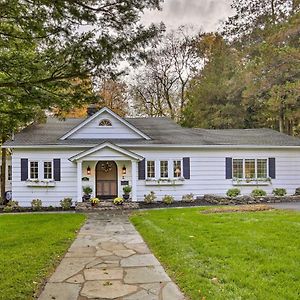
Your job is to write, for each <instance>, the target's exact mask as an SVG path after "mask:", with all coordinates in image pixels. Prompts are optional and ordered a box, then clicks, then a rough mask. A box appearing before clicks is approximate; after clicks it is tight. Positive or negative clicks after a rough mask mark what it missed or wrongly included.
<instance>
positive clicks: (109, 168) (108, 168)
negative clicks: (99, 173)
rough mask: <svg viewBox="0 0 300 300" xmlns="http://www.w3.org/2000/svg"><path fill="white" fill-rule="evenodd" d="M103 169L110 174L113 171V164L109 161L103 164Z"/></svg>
mask: <svg viewBox="0 0 300 300" xmlns="http://www.w3.org/2000/svg"><path fill="white" fill-rule="evenodd" d="M101 169H102V170H103V171H104V172H105V173H108V172H110V171H111V170H112V164H111V163H109V162H108V161H107V162H106V163H103V164H101Z"/></svg>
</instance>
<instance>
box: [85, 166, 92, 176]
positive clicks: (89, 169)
mask: <svg viewBox="0 0 300 300" xmlns="http://www.w3.org/2000/svg"><path fill="white" fill-rule="evenodd" d="M86 174H87V175H91V168H90V166H88V167H87V169H86Z"/></svg>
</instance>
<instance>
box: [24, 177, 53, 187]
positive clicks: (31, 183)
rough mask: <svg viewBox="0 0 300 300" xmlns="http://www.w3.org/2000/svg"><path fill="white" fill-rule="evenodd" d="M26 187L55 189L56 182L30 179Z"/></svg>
mask: <svg viewBox="0 0 300 300" xmlns="http://www.w3.org/2000/svg"><path fill="white" fill-rule="evenodd" d="M26 185H27V186H29V187H45V188H47V187H54V186H55V181H54V180H39V179H28V180H26Z"/></svg>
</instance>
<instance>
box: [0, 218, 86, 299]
mask: <svg viewBox="0 0 300 300" xmlns="http://www.w3.org/2000/svg"><path fill="white" fill-rule="evenodd" d="M84 220H85V216H84V215H80V214H22V215H0V299H5V300H7V299H32V297H33V295H34V293H35V292H36V291H37V290H38V289H39V285H40V283H41V282H42V281H43V279H44V278H45V277H46V276H47V275H49V274H50V272H52V271H53V267H54V266H55V264H56V263H57V262H58V260H60V258H61V256H62V255H63V254H64V253H65V251H66V250H67V248H68V247H69V246H70V244H71V242H72V240H73V239H74V237H75V235H76V230H77V229H79V228H80V226H81V225H82V224H83V222H84Z"/></svg>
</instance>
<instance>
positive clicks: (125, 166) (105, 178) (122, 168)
mask: <svg viewBox="0 0 300 300" xmlns="http://www.w3.org/2000/svg"><path fill="white" fill-rule="evenodd" d="M142 159H143V157H142V156H140V155H138V154H136V153H133V152H131V151H129V150H127V149H124V148H122V147H119V146H117V145H115V144H113V143H111V142H105V143H102V144H99V145H97V146H95V147H92V148H90V149H88V150H85V151H83V152H80V153H78V154H76V155H75V156H72V157H70V158H69V160H70V161H71V162H73V163H76V164H77V201H78V202H82V194H83V193H82V188H83V187H84V186H90V187H91V188H92V189H93V194H92V195H93V196H95V197H96V196H98V197H100V198H101V197H102V198H106V197H109V196H119V197H122V194H123V191H122V188H123V186H125V185H130V186H131V187H132V191H131V198H132V201H137V196H136V195H137V193H136V189H137V164H138V162H139V161H141V160H142ZM114 191H116V195H115V194H113V192H114ZM110 193H112V194H111V195H110Z"/></svg>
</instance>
